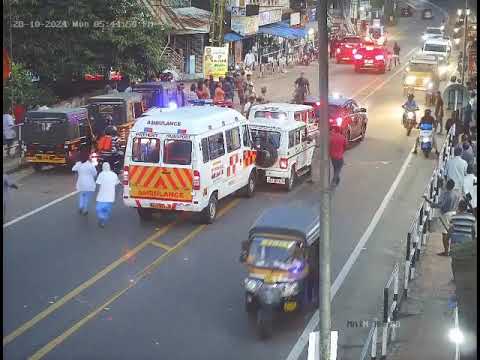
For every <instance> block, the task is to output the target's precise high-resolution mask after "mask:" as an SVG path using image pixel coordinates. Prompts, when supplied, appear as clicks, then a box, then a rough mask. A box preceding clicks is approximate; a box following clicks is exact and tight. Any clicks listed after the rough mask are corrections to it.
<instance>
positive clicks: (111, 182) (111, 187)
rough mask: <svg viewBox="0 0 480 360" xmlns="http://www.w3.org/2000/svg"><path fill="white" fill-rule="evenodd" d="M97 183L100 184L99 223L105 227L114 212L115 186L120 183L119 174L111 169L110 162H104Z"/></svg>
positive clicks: (98, 199) (98, 201) (98, 197)
mask: <svg viewBox="0 0 480 360" xmlns="http://www.w3.org/2000/svg"><path fill="white" fill-rule="evenodd" d="M97 184H99V185H100V188H99V189H98V194H97V206H96V208H97V217H98V225H99V226H100V227H104V226H105V224H106V222H107V221H108V219H110V215H111V214H112V208H113V203H114V202H115V186H117V185H118V184H120V181H119V180H118V176H117V174H115V173H114V172H113V171H111V170H110V164H109V163H108V162H104V163H103V165H102V172H101V173H100V175H98V178H97Z"/></svg>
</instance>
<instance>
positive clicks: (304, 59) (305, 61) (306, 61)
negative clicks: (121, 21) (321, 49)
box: [302, 54, 310, 66]
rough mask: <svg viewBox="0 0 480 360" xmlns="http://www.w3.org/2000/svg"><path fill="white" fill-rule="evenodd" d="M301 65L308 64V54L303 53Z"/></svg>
mask: <svg viewBox="0 0 480 360" xmlns="http://www.w3.org/2000/svg"><path fill="white" fill-rule="evenodd" d="M302 65H305V66H308V65H310V55H309V54H303V56H302Z"/></svg>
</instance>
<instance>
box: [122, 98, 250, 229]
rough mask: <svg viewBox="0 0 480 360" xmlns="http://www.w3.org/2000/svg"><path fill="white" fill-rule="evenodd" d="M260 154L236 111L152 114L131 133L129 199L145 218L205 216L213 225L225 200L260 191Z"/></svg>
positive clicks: (188, 110)
mask: <svg viewBox="0 0 480 360" xmlns="http://www.w3.org/2000/svg"><path fill="white" fill-rule="evenodd" d="M255 156H256V153H255V151H254V150H253V149H252V147H251V140H250V133H249V130H248V125H247V120H246V119H245V118H244V117H243V116H242V115H241V114H240V113H239V112H237V111H235V110H232V109H228V108H221V107H216V106H206V107H183V108H180V109H178V110H175V111H172V112H153V111H152V112H151V113H147V114H146V115H145V116H143V117H140V118H139V119H138V120H137V121H136V123H135V125H134V126H133V127H132V129H131V130H130V135H129V139H128V143H127V148H126V152H125V168H124V174H123V176H124V180H123V185H124V187H123V190H124V191H123V201H124V203H125V205H127V206H129V207H135V208H137V211H138V214H139V216H140V218H141V219H145V220H147V219H150V218H151V217H152V213H153V212H154V211H155V210H171V211H191V212H201V215H202V218H203V220H204V222H206V223H212V222H213V221H214V220H215V216H216V214H217V203H218V200H219V199H221V198H223V197H225V196H227V195H230V194H232V193H234V192H236V191H237V190H242V192H243V193H244V194H245V195H246V196H248V197H251V196H252V195H253V193H254V192H255V187H256V175H257V173H256V166H255Z"/></svg>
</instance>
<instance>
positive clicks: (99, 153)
mask: <svg viewBox="0 0 480 360" xmlns="http://www.w3.org/2000/svg"><path fill="white" fill-rule="evenodd" d="M87 103H88V117H89V126H90V128H91V129H92V132H93V134H94V139H95V150H96V152H95V153H94V154H93V156H92V157H93V158H94V160H97V161H98V167H99V168H101V166H102V163H103V162H104V161H108V162H109V163H110V166H111V168H112V170H114V171H115V172H119V171H120V170H121V167H122V164H123V157H124V151H125V147H126V145H127V139H128V134H129V131H130V128H131V127H132V126H133V124H134V122H135V119H137V118H138V117H139V116H140V115H142V113H143V112H144V110H145V107H144V104H143V102H142V95H141V94H138V93H135V92H127V93H111V94H105V95H99V96H94V97H91V98H90V99H88V101H87ZM110 128H114V129H115V132H116V134H115V136H112V135H113V134H106V133H105V131H106V130H107V129H110ZM104 136H107V137H112V138H115V139H116V141H115V144H113V146H112V147H111V148H110V149H105V148H101V149H99V143H104V142H102V137H104ZM110 143H112V142H111V141H110Z"/></svg>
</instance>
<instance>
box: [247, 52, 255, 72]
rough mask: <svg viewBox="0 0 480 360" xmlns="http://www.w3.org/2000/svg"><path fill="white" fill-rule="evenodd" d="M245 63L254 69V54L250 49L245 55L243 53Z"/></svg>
mask: <svg viewBox="0 0 480 360" xmlns="http://www.w3.org/2000/svg"><path fill="white" fill-rule="evenodd" d="M245 65H246V66H247V68H249V69H252V70H253V69H254V65H255V55H253V53H252V51H251V50H250V51H249V52H248V53H247V55H245Z"/></svg>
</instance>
